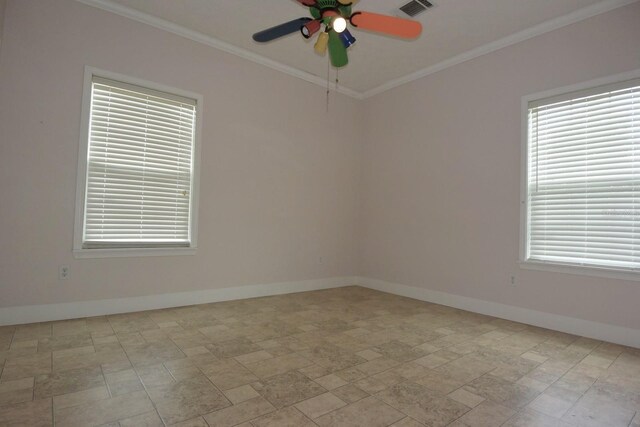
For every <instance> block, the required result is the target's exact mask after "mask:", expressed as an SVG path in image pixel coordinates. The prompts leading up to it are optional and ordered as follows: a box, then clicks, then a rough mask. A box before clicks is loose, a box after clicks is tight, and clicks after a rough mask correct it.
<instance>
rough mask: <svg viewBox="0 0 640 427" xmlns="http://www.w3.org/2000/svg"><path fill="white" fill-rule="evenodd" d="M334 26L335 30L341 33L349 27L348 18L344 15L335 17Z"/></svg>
mask: <svg viewBox="0 0 640 427" xmlns="http://www.w3.org/2000/svg"><path fill="white" fill-rule="evenodd" d="M332 26H333V30H334V31H335V32H336V33H338V34H340V33H342V32H343V31H344V30H346V29H347V20H346V19H344V18H343V17H342V16H338V17H337V18H334V20H333V24H332Z"/></svg>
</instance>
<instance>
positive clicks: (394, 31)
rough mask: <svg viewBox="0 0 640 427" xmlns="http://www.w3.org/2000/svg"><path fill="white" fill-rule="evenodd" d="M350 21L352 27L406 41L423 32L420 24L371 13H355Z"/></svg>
mask: <svg viewBox="0 0 640 427" xmlns="http://www.w3.org/2000/svg"><path fill="white" fill-rule="evenodd" d="M350 21H351V25H353V26H354V27H357V28H359V29H361V30H370V31H375V32H378V33H383V34H387V35H390V36H396V37H402V38H405V39H415V38H416V37H418V36H419V35H420V33H421V32H422V24H421V23H419V22H416V21H411V20H409V19H402V18H396V17H395V16H388V15H379V14H377V13H371V12H354V14H353V15H351V19H350Z"/></svg>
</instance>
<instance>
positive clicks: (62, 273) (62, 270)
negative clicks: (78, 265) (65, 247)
mask: <svg viewBox="0 0 640 427" xmlns="http://www.w3.org/2000/svg"><path fill="white" fill-rule="evenodd" d="M68 278H69V266H67V265H61V266H60V267H59V268H58V280H67V279H68Z"/></svg>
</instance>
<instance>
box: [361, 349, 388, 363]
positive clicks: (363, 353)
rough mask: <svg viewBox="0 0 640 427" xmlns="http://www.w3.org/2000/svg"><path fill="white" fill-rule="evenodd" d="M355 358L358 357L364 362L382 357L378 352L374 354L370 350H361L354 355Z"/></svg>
mask: <svg viewBox="0 0 640 427" xmlns="http://www.w3.org/2000/svg"><path fill="white" fill-rule="evenodd" d="M356 356H360V357H362V358H363V359H366V360H373V359H378V358H380V357H382V355H381V354H380V353H378V352H375V351H373V350H371V349H367V350H362V351H359V352H357V353H356Z"/></svg>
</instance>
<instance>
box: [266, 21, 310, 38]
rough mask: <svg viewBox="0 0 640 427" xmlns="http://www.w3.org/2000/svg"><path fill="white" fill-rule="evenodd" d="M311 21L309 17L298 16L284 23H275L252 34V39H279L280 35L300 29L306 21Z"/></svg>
mask: <svg viewBox="0 0 640 427" xmlns="http://www.w3.org/2000/svg"><path fill="white" fill-rule="evenodd" d="M309 21H312V19H311V18H298V19H294V20H293V21H289V22H285V23H284V24H280V25H277V26H275V27H273V28H269V29H268V30H264V31H260V32H259V33H255V34H254V35H253V39H254V40H255V41H257V42H260V43H265V42H270V41H271V40H275V39H279V38H280V37H284V36H287V35H289V34H291V33H295V32H296V31H300V28H302V26H303V25H304V24H306V23H307V22H309Z"/></svg>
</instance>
